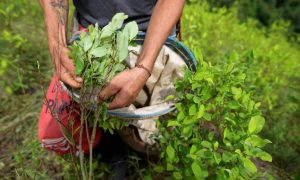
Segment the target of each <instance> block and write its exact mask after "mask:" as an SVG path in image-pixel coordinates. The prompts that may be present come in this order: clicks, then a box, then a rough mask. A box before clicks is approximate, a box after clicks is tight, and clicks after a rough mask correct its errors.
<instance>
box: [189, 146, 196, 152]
mask: <svg viewBox="0 0 300 180" xmlns="http://www.w3.org/2000/svg"><path fill="white" fill-rule="evenodd" d="M196 151H197V147H196V146H195V145H192V147H191V149H190V154H194V153H195V152H196Z"/></svg>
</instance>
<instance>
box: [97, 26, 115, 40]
mask: <svg viewBox="0 0 300 180" xmlns="http://www.w3.org/2000/svg"><path fill="white" fill-rule="evenodd" d="M113 33H114V29H113V26H112V24H111V23H109V24H108V25H106V26H104V27H103V29H102V32H101V35H100V39H104V38H107V37H109V36H111V35H112V34H113Z"/></svg>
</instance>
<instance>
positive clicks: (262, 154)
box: [256, 151, 272, 162]
mask: <svg viewBox="0 0 300 180" xmlns="http://www.w3.org/2000/svg"><path fill="white" fill-rule="evenodd" d="M256 156H257V157H259V158H260V159H261V160H263V161H268V162H272V156H271V155H270V154H269V153H267V152H264V151H262V152H258V153H257V154H256Z"/></svg>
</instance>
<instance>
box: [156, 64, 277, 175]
mask: <svg viewBox="0 0 300 180" xmlns="http://www.w3.org/2000/svg"><path fill="white" fill-rule="evenodd" d="M244 69H246V68H245V65H244V64H242V63H234V62H230V63H227V64H223V65H222V66H212V65H211V64H209V63H206V62H204V61H202V62H201V63H200V65H199V66H198V71H197V73H195V74H193V73H192V72H190V71H186V73H185V76H184V79H183V80H178V81H177V82H176V84H175V87H176V91H177V96H178V100H179V101H178V103H177V104H176V108H177V113H175V116H174V117H173V118H171V119H170V120H168V121H160V123H159V129H160V131H161V132H162V136H161V138H160V144H161V148H162V152H161V154H160V156H161V158H162V161H161V162H160V163H159V164H158V165H156V167H155V168H154V170H155V171H156V172H159V173H160V172H165V171H167V172H170V173H171V174H172V176H173V178H175V179H205V178H210V179H250V178H258V177H262V176H268V175H267V174H265V173H264V174H262V173H258V172H259V171H258V169H257V167H256V165H255V163H254V161H253V159H256V158H258V159H261V160H262V161H268V162H271V161H272V157H271V155H270V154H268V153H267V152H265V151H264V150H263V149H262V148H263V147H264V146H265V145H266V144H268V143H271V142H270V141H269V140H267V139H263V138H261V137H260V136H259V135H258V133H259V132H260V131H261V130H262V129H263V127H264V123H265V119H264V118H263V117H262V115H261V111H260V110H259V106H260V103H259V102H255V101H253V100H252V98H251V96H252V95H251V93H249V92H247V91H246V90H245V82H244V81H245V78H246V74H245V72H244V71H245V70H244Z"/></svg>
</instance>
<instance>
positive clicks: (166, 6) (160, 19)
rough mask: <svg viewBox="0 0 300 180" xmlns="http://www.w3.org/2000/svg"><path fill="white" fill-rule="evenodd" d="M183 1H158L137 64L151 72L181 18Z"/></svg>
mask: <svg viewBox="0 0 300 180" xmlns="http://www.w3.org/2000/svg"><path fill="white" fill-rule="evenodd" d="M184 3H185V0H158V2H157V4H156V6H155V8H154V10H153V13H152V16H151V20H150V23H149V26H148V29H147V34H146V38H145V42H144V45H143V49H142V52H141V55H140V58H139V64H143V65H144V66H145V67H147V68H148V69H149V70H152V68H153V65H154V62H155V59H156V57H157V55H158V53H159V51H160V49H161V47H162V45H163V44H164V42H165V41H166V39H167V37H168V36H169V35H170V34H171V32H172V30H173V28H174V26H175V25H176V23H177V21H178V19H179V18H180V16H181V13H182V10H183V7H184Z"/></svg>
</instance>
